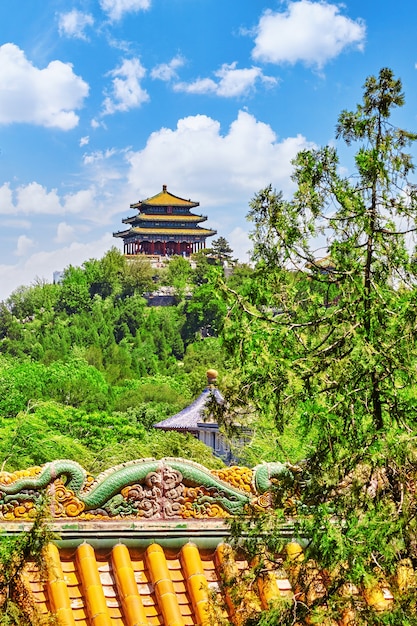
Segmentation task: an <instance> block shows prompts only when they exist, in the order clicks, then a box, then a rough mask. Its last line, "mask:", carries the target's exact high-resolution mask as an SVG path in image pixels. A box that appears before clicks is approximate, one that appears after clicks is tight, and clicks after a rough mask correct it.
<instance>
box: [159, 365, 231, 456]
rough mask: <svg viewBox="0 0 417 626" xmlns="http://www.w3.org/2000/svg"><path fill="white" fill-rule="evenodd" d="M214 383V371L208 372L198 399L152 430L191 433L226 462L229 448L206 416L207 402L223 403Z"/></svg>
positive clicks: (212, 421) (211, 419)
mask: <svg viewBox="0 0 417 626" xmlns="http://www.w3.org/2000/svg"><path fill="white" fill-rule="evenodd" d="M216 381H217V372H216V370H208V371H207V387H206V388H205V389H204V391H203V392H202V393H201V394H200V395H199V396H198V398H197V399H196V400H194V402H192V403H191V404H190V405H189V406H187V407H185V409H182V411H180V412H179V413H177V414H176V415H173V416H172V417H168V418H167V419H166V420H163V421H162V422H158V423H157V424H154V428H160V429H161V430H176V431H180V432H187V433H191V434H192V435H194V437H196V438H197V439H198V440H199V441H202V442H203V443H205V444H206V445H207V446H209V447H210V448H211V449H212V450H213V453H214V454H215V455H216V456H219V457H221V458H222V459H223V460H224V461H226V462H228V461H229V460H230V458H231V450H230V447H229V445H228V443H227V441H226V440H225V438H224V436H223V434H222V433H221V432H220V431H219V425H218V423H217V422H216V421H215V420H214V419H213V418H212V417H210V415H208V414H207V404H208V402H209V400H211V399H212V398H214V399H215V401H216V402H217V403H218V404H223V402H224V399H223V396H222V394H221V393H220V391H219V390H218V389H217V387H216Z"/></svg>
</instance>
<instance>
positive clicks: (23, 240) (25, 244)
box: [15, 235, 35, 256]
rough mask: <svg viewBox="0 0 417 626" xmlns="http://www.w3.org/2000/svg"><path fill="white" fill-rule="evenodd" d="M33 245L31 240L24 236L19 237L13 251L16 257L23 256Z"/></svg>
mask: <svg viewBox="0 0 417 626" xmlns="http://www.w3.org/2000/svg"><path fill="white" fill-rule="evenodd" d="M34 245H35V242H34V241H33V239H30V238H29V237H27V236H26V235H20V237H19V238H18V240H17V246H16V250H15V255H16V256H25V255H26V254H27V253H28V252H29V250H31V248H33V246H34Z"/></svg>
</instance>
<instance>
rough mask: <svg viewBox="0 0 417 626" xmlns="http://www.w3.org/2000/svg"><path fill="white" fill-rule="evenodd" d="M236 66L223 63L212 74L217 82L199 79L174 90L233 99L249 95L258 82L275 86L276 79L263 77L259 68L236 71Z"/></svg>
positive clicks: (177, 85)
mask: <svg viewBox="0 0 417 626" xmlns="http://www.w3.org/2000/svg"><path fill="white" fill-rule="evenodd" d="M236 66H237V63H236V62H234V63H230V64H228V63H224V64H223V65H222V66H221V68H220V69H219V70H217V71H216V72H214V75H215V76H216V78H217V80H213V79H211V78H199V79H197V80H195V81H194V82H192V83H184V82H181V83H177V84H175V85H174V89H175V91H184V92H186V93H194V94H209V93H213V94H215V95H217V96H221V97H223V98H234V97H238V96H242V95H244V94H247V93H249V92H250V91H252V90H253V89H254V88H255V85H256V83H258V82H261V83H264V84H266V85H267V86H272V85H276V84H277V79H276V78H273V77H272V76H265V75H264V74H263V72H262V70H261V68H259V67H251V68H243V69H237V67H236Z"/></svg>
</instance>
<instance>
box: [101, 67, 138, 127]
mask: <svg viewBox="0 0 417 626" xmlns="http://www.w3.org/2000/svg"><path fill="white" fill-rule="evenodd" d="M145 74H146V70H145V68H144V67H143V65H142V64H141V62H140V60H139V59H124V60H123V62H122V64H121V66H120V67H118V68H116V69H114V70H112V71H111V72H109V76H112V77H113V81H112V91H111V94H110V95H109V96H107V97H106V98H105V100H104V103H103V109H104V110H103V115H111V114H113V113H116V111H129V110H130V109H135V108H138V107H140V105H141V104H143V102H146V101H147V100H149V95H148V93H147V92H146V90H144V89H142V87H141V85H140V81H141V80H142V78H143V77H144V76H145Z"/></svg>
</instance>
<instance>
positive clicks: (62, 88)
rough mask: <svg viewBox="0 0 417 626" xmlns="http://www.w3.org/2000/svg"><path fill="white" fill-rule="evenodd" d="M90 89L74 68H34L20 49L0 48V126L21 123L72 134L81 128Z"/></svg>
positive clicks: (53, 65)
mask: <svg viewBox="0 0 417 626" xmlns="http://www.w3.org/2000/svg"><path fill="white" fill-rule="evenodd" d="M88 90H89V87H88V85H87V83H86V82H85V81H84V80H82V78H80V77H79V76H77V75H76V74H74V72H73V69H72V66H71V64H69V63H62V62H61V61H51V62H50V63H49V64H48V65H47V67H46V68H44V69H39V68H37V67H35V66H34V65H33V64H32V63H31V62H30V61H29V60H28V59H27V58H26V56H25V54H24V52H23V51H22V50H21V49H20V48H18V46H16V45H14V44H11V43H6V44H4V45H3V46H0V124H12V123H18V122H26V123H32V124H36V125H39V126H46V127H55V128H59V129H61V130H70V129H71V128H74V127H75V126H77V124H78V120H79V118H78V115H76V113H75V110H76V109H80V108H81V107H82V106H83V101H84V99H85V98H86V97H87V95H88Z"/></svg>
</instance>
